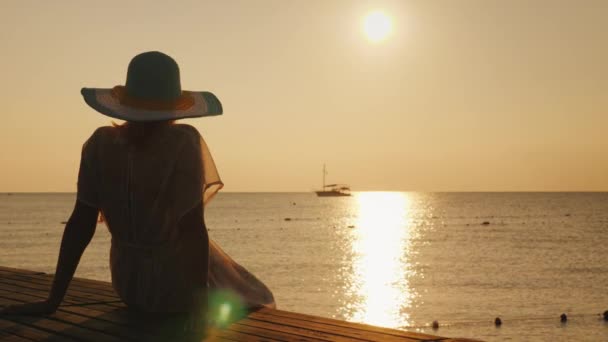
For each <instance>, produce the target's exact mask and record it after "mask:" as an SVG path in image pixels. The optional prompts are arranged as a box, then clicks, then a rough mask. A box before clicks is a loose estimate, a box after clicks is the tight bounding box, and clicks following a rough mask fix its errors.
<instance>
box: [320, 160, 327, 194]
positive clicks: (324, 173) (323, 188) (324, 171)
mask: <svg viewBox="0 0 608 342" xmlns="http://www.w3.org/2000/svg"><path fill="white" fill-rule="evenodd" d="M326 174H327V171H326V170H325V164H323V187H322V188H321V189H322V190H323V191H325V175H326Z"/></svg>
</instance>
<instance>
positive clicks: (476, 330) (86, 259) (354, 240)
mask: <svg viewBox="0 0 608 342" xmlns="http://www.w3.org/2000/svg"><path fill="white" fill-rule="evenodd" d="M74 201H75V194H73V193H40V194H33V193H27V194H26V193H14V194H7V193H3V194H0V265H4V266H11V267H18V268H25V269H30V270H37V271H43V272H49V273H53V272H54V270H55V265H56V260H57V256H58V251H59V245H60V241H61V236H62V233H63V229H64V224H63V223H62V222H65V221H66V220H67V219H68V217H69V215H70V213H71V210H72V208H73V206H74ZM205 211H206V212H205V216H206V222H207V227H208V229H209V234H210V237H211V238H212V239H213V240H215V241H217V242H218V243H219V245H220V246H221V247H222V248H223V249H224V250H225V251H226V252H227V253H228V254H230V255H231V256H232V257H233V258H234V259H235V260H236V261H237V262H239V263H240V264H241V265H243V266H244V267H246V268H247V269H249V270H250V271H251V272H252V273H254V274H255V275H256V276H257V277H258V278H260V279H261V280H262V281H263V282H264V283H266V284H267V285H268V287H270V289H271V290H272V291H273V293H274V296H275V298H276V301H277V305H278V308H280V309H283V310H289V311H295V312H301V313H307V314H312V315H318V316H324V317H330V318H335V319H340V320H347V321H353V322H363V323H368V324H374V325H380V326H385V327H391V328H397V329H404V330H410V331H418V332H424V333H430V334H434V335H439V336H447V337H467V338H476V339H481V340H486V341H608V322H606V321H604V320H603V319H602V317H601V315H600V314H601V313H603V312H604V311H606V310H608V193H570V192H569V193H522V192H515V193H423V192H354V193H353V194H352V196H351V197H333V198H327V197H326V198H319V197H316V196H315V194H314V193H220V194H219V195H218V196H216V198H215V199H214V200H213V202H211V203H210V204H209V205H208V206H207V207H206V209H205ZM109 245H110V235H109V233H108V231H107V229H106V227H105V224H104V223H99V225H98V227H97V230H96V233H95V237H94V238H93V241H92V242H91V243H90V245H89V247H88V248H87V250H86V251H85V253H84V256H83V258H82V260H81V262H80V265H79V266H78V270H77V276H79V277H85V278H93V279H99V280H105V281H109V280H110V273H109V268H108V258H109ZM562 313H565V314H566V315H567V316H568V321H567V322H566V323H562V322H560V315H561V314H562ZM496 317H500V319H501V320H502V325H501V326H499V327H497V326H495V324H494V321H495V318H496ZM433 321H437V323H438V325H439V327H438V328H436V329H435V328H433V327H432V322H433Z"/></svg>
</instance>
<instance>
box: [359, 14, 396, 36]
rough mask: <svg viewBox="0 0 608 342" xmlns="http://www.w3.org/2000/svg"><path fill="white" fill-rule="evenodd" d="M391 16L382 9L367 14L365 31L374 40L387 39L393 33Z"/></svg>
mask: <svg viewBox="0 0 608 342" xmlns="http://www.w3.org/2000/svg"><path fill="white" fill-rule="evenodd" d="M391 30H392V22H391V18H390V17H389V16H388V15H386V14H385V13H384V12H382V11H373V12H370V13H368V14H367V15H366V16H365V19H364V21H363V31H364V32H365V35H366V36H367V39H369V40H370V41H372V42H379V41H382V40H385V39H386V38H387V37H388V36H389V35H390V33H391Z"/></svg>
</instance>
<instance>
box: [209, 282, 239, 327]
mask: <svg viewBox="0 0 608 342" xmlns="http://www.w3.org/2000/svg"><path fill="white" fill-rule="evenodd" d="M246 316H247V311H246V310H245V306H244V305H243V302H242V301H241V298H240V297H239V296H237V295H236V294H235V293H234V292H232V291H230V290H214V291H211V292H210V293H209V316H208V318H209V319H210V321H211V323H212V324H214V325H216V326H217V327H219V328H224V327H227V326H228V325H230V324H232V323H234V322H236V321H238V320H240V319H242V318H245V317H246Z"/></svg>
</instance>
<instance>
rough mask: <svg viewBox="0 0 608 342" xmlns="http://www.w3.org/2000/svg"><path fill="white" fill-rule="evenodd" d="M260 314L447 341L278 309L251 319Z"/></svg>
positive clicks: (407, 336)
mask: <svg viewBox="0 0 608 342" xmlns="http://www.w3.org/2000/svg"><path fill="white" fill-rule="evenodd" d="M258 314H265V315H272V316H278V317H286V318H292V319H297V320H300V321H302V322H314V323H320V324H327V325H333V326H338V327H344V328H349V329H354V330H363V331H372V332H377V333H382V334H387V335H393V336H398V337H405V338H417V339H420V340H437V339H439V340H440V339H447V338H445V337H439V336H434V335H428V334H423V333H417V332H411V331H402V330H397V329H390V328H384V327H378V326H374V325H368V324H363V323H355V322H347V321H341V320H337V319H333V318H327V317H320V316H312V315H308V314H302V313H295V312H289V311H283V310H277V309H267V308H262V309H259V310H257V311H254V312H252V313H251V314H249V317H251V318H255V317H256V316H257V315H258Z"/></svg>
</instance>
